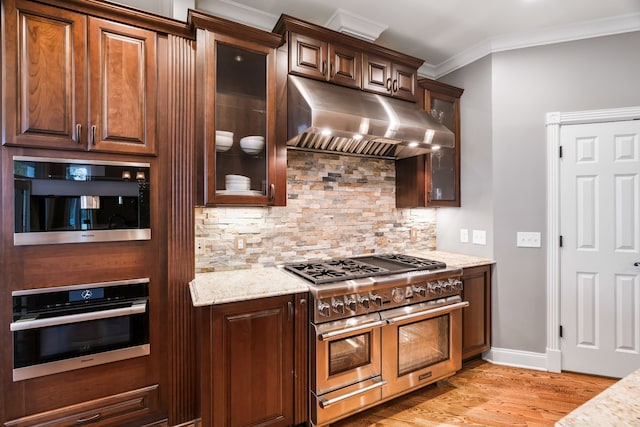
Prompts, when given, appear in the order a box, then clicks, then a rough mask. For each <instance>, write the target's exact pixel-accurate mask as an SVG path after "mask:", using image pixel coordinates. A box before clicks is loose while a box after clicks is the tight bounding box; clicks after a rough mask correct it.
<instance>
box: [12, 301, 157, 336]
mask: <svg viewBox="0 0 640 427" xmlns="http://www.w3.org/2000/svg"><path fill="white" fill-rule="evenodd" d="M146 311H147V301H146V300H145V301H142V302H138V303H135V304H132V305H131V306H129V307H123V308H114V309H112V310H101V311H91V312H88V313H80V314H70V315H68V316H57V317H49V318H46V319H35V320H29V319H25V320H18V321H16V322H12V323H11V325H10V329H11V332H15V331H26V330H28V329H37V328H44V327H47V326H58V325H67V324H69V323H78V322H87V321H90V320H98V319H108V318H111V317H120V316H130V315H132V314H140V313H144V312H146Z"/></svg>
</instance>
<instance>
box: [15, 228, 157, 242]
mask: <svg viewBox="0 0 640 427" xmlns="http://www.w3.org/2000/svg"><path fill="white" fill-rule="evenodd" d="M123 240H151V229H150V228H130V229H118V230H84V231H44V232H30V233H13V245H14V246H27V245H51V244H60V243H86V242H119V241H123Z"/></svg>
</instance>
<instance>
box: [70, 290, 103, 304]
mask: <svg viewBox="0 0 640 427" xmlns="http://www.w3.org/2000/svg"><path fill="white" fill-rule="evenodd" d="M101 298H104V288H92V289H80V290H77V291H69V302H77V301H91V300H95V299H101Z"/></svg>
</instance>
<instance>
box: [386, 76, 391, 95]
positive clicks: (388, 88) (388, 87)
mask: <svg viewBox="0 0 640 427" xmlns="http://www.w3.org/2000/svg"><path fill="white" fill-rule="evenodd" d="M387 90H388V91H389V92H391V77H389V78H388V79H387Z"/></svg>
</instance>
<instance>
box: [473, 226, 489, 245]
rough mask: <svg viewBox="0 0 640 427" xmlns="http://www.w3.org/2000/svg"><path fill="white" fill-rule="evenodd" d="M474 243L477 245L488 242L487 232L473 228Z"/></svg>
mask: <svg viewBox="0 0 640 427" xmlns="http://www.w3.org/2000/svg"><path fill="white" fill-rule="evenodd" d="M472 239H473V243H475V244H476V245H486V244H487V232H486V231H484V230H473V234H472Z"/></svg>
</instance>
